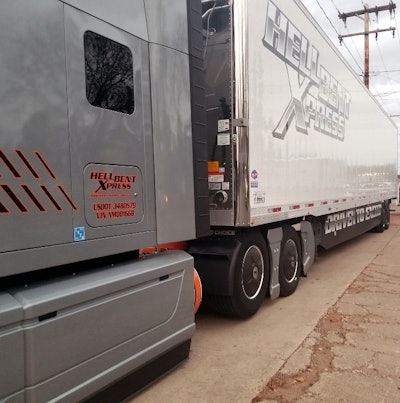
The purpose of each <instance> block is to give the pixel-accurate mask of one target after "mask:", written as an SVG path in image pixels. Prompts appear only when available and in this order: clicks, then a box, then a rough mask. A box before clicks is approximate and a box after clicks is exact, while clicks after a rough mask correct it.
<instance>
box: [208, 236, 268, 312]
mask: <svg viewBox="0 0 400 403" xmlns="http://www.w3.org/2000/svg"><path fill="white" fill-rule="evenodd" d="M239 240H240V242H241V246H240V249H239V252H238V254H237V257H236V261H235V262H234V284H233V295H231V296H221V295H208V296H207V303H208V305H209V306H210V307H211V308H212V309H213V310H214V311H217V312H219V313H221V314H224V315H230V316H237V317H240V318H248V317H250V316H252V315H254V314H255V313H256V312H257V311H258V309H259V308H260V306H261V304H262V302H263V301H264V299H265V296H266V293H267V287H268V278H269V255H268V250H267V243H266V240H265V239H264V237H263V236H262V235H261V233H259V232H258V231H253V232H246V233H244V234H243V235H242V236H241V237H240V239H239Z"/></svg>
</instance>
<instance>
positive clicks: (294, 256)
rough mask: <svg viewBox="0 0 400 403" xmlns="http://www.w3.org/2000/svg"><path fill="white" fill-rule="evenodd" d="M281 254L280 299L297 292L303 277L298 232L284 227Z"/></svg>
mask: <svg viewBox="0 0 400 403" xmlns="http://www.w3.org/2000/svg"><path fill="white" fill-rule="evenodd" d="M282 229H283V239H282V246H281V254H280V258H279V283H280V293H279V296H280V297H287V296H289V295H291V294H293V293H294V292H295V291H296V288H297V286H298V284H299V279H300V275H301V270H302V269H301V247H300V238H299V236H298V235H297V232H296V231H295V230H294V229H293V228H292V227H290V226H284V227H283V228H282Z"/></svg>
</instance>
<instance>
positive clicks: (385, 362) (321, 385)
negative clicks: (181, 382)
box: [252, 206, 400, 403]
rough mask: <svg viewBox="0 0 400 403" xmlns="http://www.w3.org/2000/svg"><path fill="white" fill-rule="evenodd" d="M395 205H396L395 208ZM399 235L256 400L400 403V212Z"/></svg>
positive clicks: (395, 227)
mask: <svg viewBox="0 0 400 403" xmlns="http://www.w3.org/2000/svg"><path fill="white" fill-rule="evenodd" d="M393 207H395V206H393ZM390 231H392V232H393V237H392V238H391V239H390V241H389V242H388V243H387V245H386V246H385V247H384V248H383V249H382V251H381V252H380V253H379V254H378V255H377V256H376V257H375V258H374V259H373V260H372V261H371V262H370V264H368V265H367V267H366V268H365V269H364V270H363V271H362V272H361V274H359V275H358V276H357V277H356V279H355V280H354V281H353V283H352V284H351V285H350V286H349V287H348V288H347V290H346V291H345V292H344V293H343V295H342V296H341V297H340V298H339V299H338V301H337V302H336V303H335V304H334V305H333V306H332V307H331V308H330V309H329V310H328V312H327V313H326V314H325V315H324V316H323V317H322V318H321V319H320V320H319V322H318V324H317V326H316V327H315V328H314V330H313V331H312V332H311V333H310V334H309V335H308V336H307V337H306V339H305V340H304V341H303V343H301V345H300V346H299V347H298V348H297V349H296V350H295V351H294V353H293V354H292V355H291V356H290V357H289V358H288V360H287V361H286V362H285V364H284V365H283V366H282V367H281V368H280V369H279V371H278V372H277V373H276V374H275V375H274V376H273V377H272V378H271V379H270V381H269V382H268V383H267V385H266V386H265V387H264V388H263V390H262V391H261V392H260V393H259V394H258V395H257V396H256V397H255V398H254V399H253V400H252V402H253V403H255V402H271V401H272V402H279V403H283V402H299V403H316V402H332V403H334V402H341V403H344V402H349V403H350V402H351V403H355V402H363V403H367V402H371V403H372V402H374V403H375V402H400V209H399V208H398V207H395V209H394V211H392V212H391V228H390Z"/></svg>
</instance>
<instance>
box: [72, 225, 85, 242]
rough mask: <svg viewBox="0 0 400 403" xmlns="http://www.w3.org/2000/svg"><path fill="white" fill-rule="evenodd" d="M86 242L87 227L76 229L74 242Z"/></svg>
mask: <svg viewBox="0 0 400 403" xmlns="http://www.w3.org/2000/svg"><path fill="white" fill-rule="evenodd" d="M84 240H85V227H76V228H74V241H84Z"/></svg>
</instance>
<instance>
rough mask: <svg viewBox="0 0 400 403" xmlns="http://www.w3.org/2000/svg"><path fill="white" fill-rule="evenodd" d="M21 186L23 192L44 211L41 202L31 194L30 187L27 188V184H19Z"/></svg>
mask: <svg viewBox="0 0 400 403" xmlns="http://www.w3.org/2000/svg"><path fill="white" fill-rule="evenodd" d="M21 188H22V189H24V191H25V193H26V194H27V195H28V196H29V198H30V199H31V200H32V202H33V204H34V205H35V206H36V207H37V209H38V210H39V211H41V212H45V211H46V209H45V208H44V207H43V205H42V203H40V201H39V199H38V198H37V197H36V196H35V195H34V194H33V192H32V191H31V189H29V187H28V185H21Z"/></svg>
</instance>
